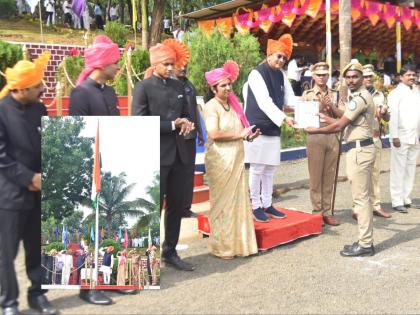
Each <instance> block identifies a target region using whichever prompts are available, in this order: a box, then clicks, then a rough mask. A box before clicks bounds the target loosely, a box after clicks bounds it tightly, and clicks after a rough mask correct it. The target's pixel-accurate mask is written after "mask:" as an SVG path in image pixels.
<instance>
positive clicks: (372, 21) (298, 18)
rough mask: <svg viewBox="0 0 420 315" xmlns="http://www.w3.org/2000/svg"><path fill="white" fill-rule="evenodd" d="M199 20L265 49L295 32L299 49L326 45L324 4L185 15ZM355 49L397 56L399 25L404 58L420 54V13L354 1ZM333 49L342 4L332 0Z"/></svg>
mask: <svg viewBox="0 0 420 315" xmlns="http://www.w3.org/2000/svg"><path fill="white" fill-rule="evenodd" d="M183 17H185V18H190V19H195V20H197V23H198V26H199V27H200V28H201V29H203V30H204V31H206V32H212V31H213V30H214V27H215V26H217V27H218V30H219V31H220V32H221V33H222V34H224V35H225V36H230V34H231V32H233V31H238V32H242V33H247V32H251V33H253V34H254V35H256V36H257V37H258V38H259V39H260V42H261V44H262V46H265V44H266V41H267V39H268V38H278V37H279V36H280V35H281V34H284V33H291V34H292V36H293V38H294V41H295V42H296V43H298V45H299V46H308V45H310V46H311V47H313V48H314V49H315V50H316V51H317V52H318V53H319V52H321V51H322V50H323V49H324V47H325V33H326V26H325V19H326V12H325V0H289V1H284V0H280V1H279V0H274V1H273V0H270V1H246V0H233V1H228V2H226V3H223V4H219V5H216V6H213V7H210V8H206V9H202V10H199V11H196V12H191V13H188V14H185V15H183ZM352 20H353V23H352V50H353V54H355V53H356V52H358V51H360V52H362V53H364V54H365V55H368V54H369V53H371V52H373V51H376V52H377V53H378V54H379V55H382V56H384V57H387V56H389V55H394V53H395V50H396V48H395V46H396V24H397V22H400V23H401V24H402V25H403V26H402V27H401V29H402V36H401V37H402V53H403V57H405V58H407V56H408V55H409V54H411V53H415V54H420V9H417V8H409V7H401V6H396V5H392V4H390V3H380V2H373V1H365V0H352ZM331 32H332V51H333V52H336V51H337V49H338V43H339V41H338V0H331Z"/></svg>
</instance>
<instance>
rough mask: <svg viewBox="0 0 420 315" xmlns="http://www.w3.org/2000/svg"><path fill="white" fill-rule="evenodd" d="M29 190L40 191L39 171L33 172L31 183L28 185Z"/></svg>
mask: <svg viewBox="0 0 420 315" xmlns="http://www.w3.org/2000/svg"><path fill="white" fill-rule="evenodd" d="M28 190H29V191H41V173H35V175H34V177H32V183H30V184H29V186H28Z"/></svg>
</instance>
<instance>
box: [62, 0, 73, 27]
mask: <svg viewBox="0 0 420 315" xmlns="http://www.w3.org/2000/svg"><path fill="white" fill-rule="evenodd" d="M63 12H64V25H65V26H66V27H71V25H72V12H73V10H72V9H71V0H65V1H64V3H63Z"/></svg>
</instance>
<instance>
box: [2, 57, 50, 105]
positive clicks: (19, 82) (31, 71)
mask: <svg viewBox="0 0 420 315" xmlns="http://www.w3.org/2000/svg"><path fill="white" fill-rule="evenodd" d="M50 57H51V55H50V53H49V52H44V53H43V54H42V55H40V56H39V57H38V59H35V60H34V62H31V61H28V60H20V61H18V62H17V63H16V64H15V65H14V66H13V68H7V69H6V81H7V83H6V86H5V87H4V88H3V90H2V91H1V92H0V99H2V98H3V97H5V96H6V95H7V94H9V92H10V91H12V90H22V89H26V88H29V87H32V86H34V85H37V84H38V83H40V82H41V81H42V79H43V78H44V70H45V66H46V65H47V63H48V61H49V60H50Z"/></svg>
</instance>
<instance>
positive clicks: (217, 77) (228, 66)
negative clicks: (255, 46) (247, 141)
mask: <svg viewBox="0 0 420 315" xmlns="http://www.w3.org/2000/svg"><path fill="white" fill-rule="evenodd" d="M204 76H205V78H206V80H207V83H208V84H209V85H210V86H214V85H216V84H217V83H219V82H220V81H222V80H225V79H230V80H231V82H235V81H236V79H237V78H238V76H239V65H238V64H237V63H236V62H235V61H233V60H228V61H226V62H225V64H224V65H223V67H222V68H216V69H213V70H211V71H207V72H206V73H205V74H204ZM228 103H229V104H230V106H232V108H233V110H234V111H235V113H236V115H237V116H238V118H239V119H240V120H241V122H242V124H243V126H244V127H245V128H248V127H249V122H248V119H247V118H246V116H245V113H244V111H243V109H242V105H241V103H240V102H239V100H238V97H237V96H236V95H235V93H234V92H233V91H232V92H231V93H230V94H229V96H228Z"/></svg>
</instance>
